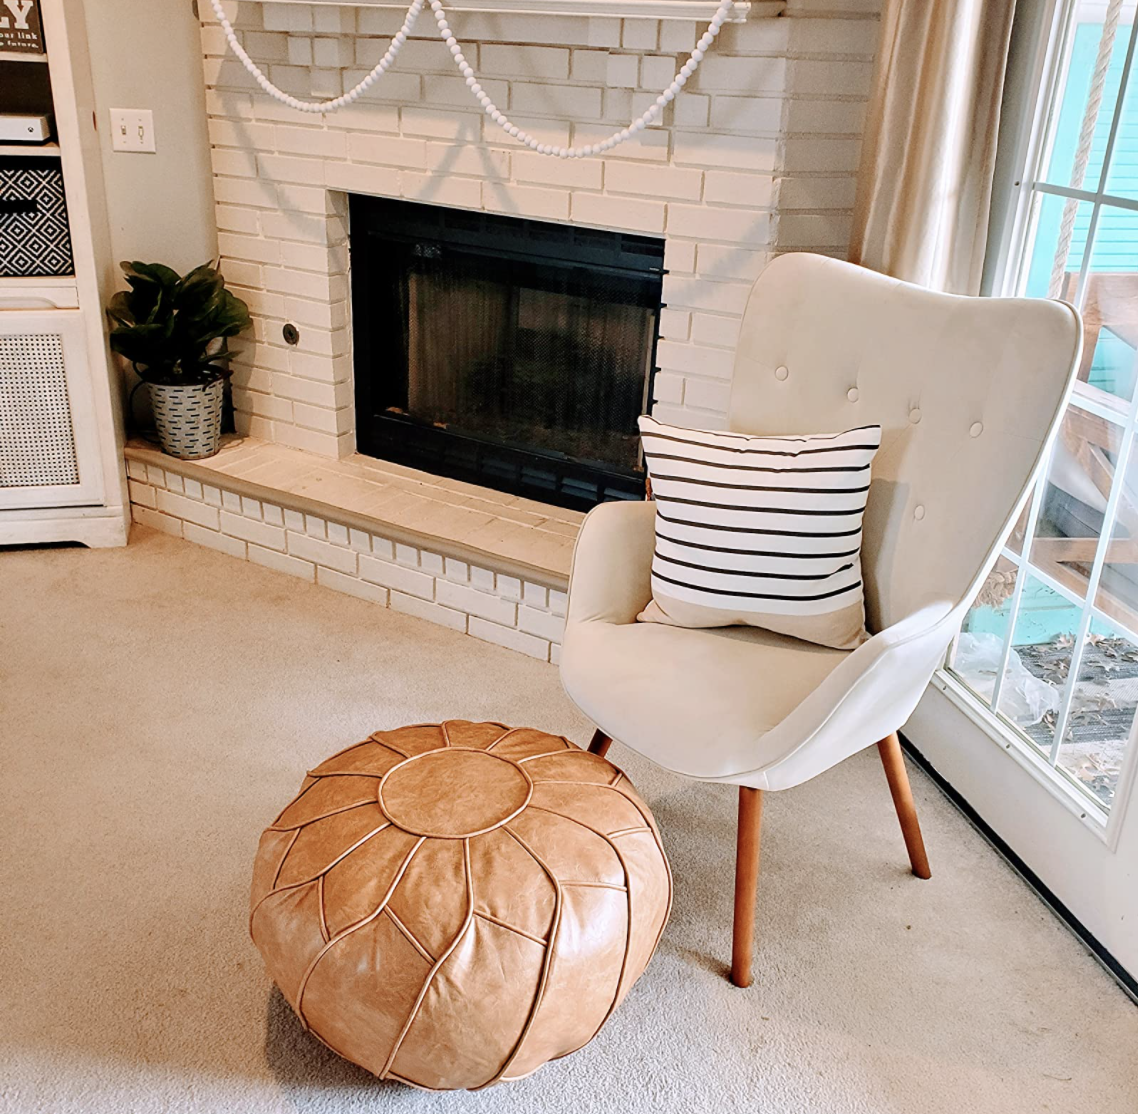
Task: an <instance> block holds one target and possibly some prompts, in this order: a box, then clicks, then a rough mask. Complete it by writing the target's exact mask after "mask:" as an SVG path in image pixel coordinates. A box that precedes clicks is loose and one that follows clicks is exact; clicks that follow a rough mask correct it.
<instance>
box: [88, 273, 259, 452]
mask: <svg viewBox="0 0 1138 1114" xmlns="http://www.w3.org/2000/svg"><path fill="white" fill-rule="evenodd" d="M121 266H122V269H123V272H124V273H125V275H126V281H127V285H128V286H129V287H130V289H129V290H122V291H120V292H119V293H117V294H116V295H115V296H114V297H113V298H112V299H111V303H110V306H109V307H108V310H107V312H108V314H109V316H110V318H111V321H112V322H113V327H112V329H111V348H113V349H114V351H116V352H118V353H120V354H121V355H122V356H124V357H125V358H126V359H128V360H129V361H130V363H131V366H132V367H133V368H134V370H135V372H136V373H137V374H138V377H139V378H140V379H141V380H142V381H143V382H145V383H147V384H148V385H149V390H150V401H151V403H152V405H153V408H154V422H155V425H157V427H158V436H159V438H160V439H161V441H162V448H163V450H164V451H165V452H167V453H169V454H170V455H171V456H176V457H179V458H180V459H182V460H199V459H201V458H202V457H207V456H213V454H214V453H216V452H217V450H218V445H219V441H220V437H221V401H222V394H223V391H224V381H225V378H226V376H228V375H229V368H228V367H227V366H226V363H227V361H228V360H229V358H230V357H231V355H232V353H231V352H230V351H229V346H228V338H229V337H232V336H236V335H237V334H238V333H240V332H241V331H242V330H243V329H245V328H247V327H248V325H249V307H248V306H247V305H246V304H245V303H244V302H243V301H241V299H240V298H238V297H235V296H234V295H233V294H231V293H230V292H229V291H228V290H226V288H225V279H224V278H222V275H221V272H220V271H219V270H218V269H217V268H216V267H215V266H213V265H212V264H210V263H203V264H202V265H201V266H200V267H195V268H194V269H193V270H192V271H190V272H189V274H187V275H186V276H185V277H183V276H181V275H179V274H178V273H177V272H176V271H173V270H171V269H170V268H169V267H165V266H163V265H162V264H161V263H137V262H135V263H122V264H121Z"/></svg>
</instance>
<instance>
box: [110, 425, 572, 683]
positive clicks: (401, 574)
mask: <svg viewBox="0 0 1138 1114" xmlns="http://www.w3.org/2000/svg"><path fill="white" fill-rule="evenodd" d="M126 458H127V471H128V475H129V477H130V497H131V504H132V511H133V515H134V519H135V521H136V522H140V523H142V524H143V525H146V526H151V527H155V528H157V529H159V530H162V531H164V532H166V533H168V534H173V535H175V536H177V537H181V538H185V539H186V540H187V541H192V542H196V543H197V544H199V545H206V546H210V547H212V548H214V549H218V550H221V551H222V552H224V553H228V554H230V555H231V556H234V557H240V558H242V559H244V560H249V561H253V562H255V563H257V564H261V565H265V566H267V567H269V568H273V569H276V570H278V571H280V572H286V573H290V574H292V575H294V576H299V577H301V578H302V579H305V580H315V581H316V582H317V583H319V584H322V585H324V586H325V587H328V588H333V589H335V590H337V591H341V592H348V593H349V594H351V595H355V596H359V597H361V598H363V599H367V600H371V601H373V602H375V603H379V604H382V605H384V606H387V607H391V608H393V609H395V610H397V611H403V612H405V613H407V614H410V615H415V616H417V617H419V618H422V619H427V620H429V621H431V622H434V623H440V624H442V625H443V626H447V627H450V628H452V629H454V630H460V631H463V632H465V633H467V634H470V635H473V636H474V637H476V638H481V639H483V640H485V641H488V642H495V643H497V644H498V645H501V646H506V647H508V648H510V649H512V650H518V651H520V652H522V653H524V654H529V655H530V656H531V657H536V658H539V659H541V660H543V661H553V662H556V661H557V660H558V654H559V651H560V648H561V647H560V643H561V634H562V630H563V628H564V624H565V618H564V616H565V589H566V586H567V583H568V577H569V564H570V561H571V559H572V553H573V544H574V541H575V540H576V536H577V532H578V530H579V528H580V524H581V520H582V518H583V515H581V514H580V513H579V512H577V511H570V510H565V509H562V508H560V507H551V506H547V505H546V504H544V503H537V502H534V501H533V500H530V499H523V498H521V497H518V496H512V495H505V494H502V493H500V492H496V491H490V490H488V489H486V488H482V487H477V486H475V485H473V484H468V483H463V482H462V481H459V480H450V479H443V478H439V477H437V476H432V475H429V474H427V473H425V472H418V471H416V470H414V469H411V468H405V467H402V466H401V465H397V464H391V463H388V462H387V461H381V460H374V459H372V458H370V457H363V456H359V455H355V456H351V457H348V458H346V459H344V460H333V459H330V458H328V457H324V456H319V455H317V454H315V453H308V452H304V451H302V450H299V449H290V448H286V447H284V446H281V445H273V444H270V443H269V442H266V441H258V440H256V439H254V438H251V437H244V438H242V437H227V438H225V439H224V440H223V445H222V449H221V452H220V453H218V455H217V456H214V457H210V458H209V459H207V460H199V461H189V460H176V459H175V458H173V457H170V456H167V455H165V454H164V453H162V452H159V451H158V450H157V449H156V448H154V447H153V446H151V445H150V444H149V443H147V442H145V441H140V440H133V441H131V442H129V443H128V445H127V449H126Z"/></svg>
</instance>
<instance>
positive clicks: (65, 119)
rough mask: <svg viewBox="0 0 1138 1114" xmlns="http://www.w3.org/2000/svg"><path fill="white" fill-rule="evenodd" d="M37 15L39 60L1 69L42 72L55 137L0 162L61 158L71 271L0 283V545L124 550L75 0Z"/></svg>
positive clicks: (92, 144)
mask: <svg viewBox="0 0 1138 1114" xmlns="http://www.w3.org/2000/svg"><path fill="white" fill-rule="evenodd" d="M40 17H41V20H42V23H43V30H44V39H45V41H46V43H47V47H48V53H47V54H46V55H37V54H25V53H22V52H13V51H0V63H4V64H8V63H13V62H15V63H19V64H21V65H24V64H26V65H29V66H33V65H34V66H46V67H47V71H48V78H49V82H50V87H51V99H52V112H53V116H54V121H55V133H56V135H55V139H54V141H53V142H52V143H50V144H45V145H42V146H38V145H29V144H3V145H0V157H3V158H5V160H8V159H10V158H26V159H28V160H29V163H31V162H32V161H33V160H37V159H43V158H48V157H55V158H58V159H59V160H60V162H61V164H62V170H63V184H64V194H65V197H66V201H67V215H68V224H69V228H70V236H71V248H72V254H73V258H74V274H71V275H65V276H62V277H32V278H22V277H4V276H2V275H0V343H2V344H3V348H2V351H0V357H2V361H3V362H0V405H5V404H6V405H7V410H8V414H9V419H8V420H9V426H8V431H9V432H8V433H7V435H6V437H5V444H3V445H0V545H12V544H35V543H43V542H60V541H76V542H82V543H84V544H87V545H91V546H108V545H124V544H125V543H126V538H127V532H128V528H129V522H130V512H129V504H128V501H127V497H126V473H125V468H124V464H123V440H124V439H123V429H122V414H121V405H120V400H121V391H120V386H119V377H118V374H117V372H116V370H115V368H114V365H113V363H112V361H111V356H110V351H109V349H108V345H107V336H106V324H105V321H106V318H105V314H104V310H103V307H104V305H105V304H106V301H107V298H108V297H109V295H110V293H111V292H112V291H113V289H114V269H113V264H112V260H111V255H110V246H109V232H108V227H107V215H106V203H105V199H104V195H103V177H102V168H101V165H100V161H99V146H98V137H97V136H96V134H95V123H94V115H93V112H92V107H93V97H92V90H91V74H90V69H89V64H88V49H87V35H86V24H85V22H84V13H83V8H82V4H81V0H40ZM3 84H4V83H3V82H0V111H5V107H4V88H3ZM0 269H2V268H0ZM5 392H6V394H5ZM17 404H18V405H17ZM13 415H15V417H14V418H13V417H12V416H13ZM45 415H46V416H45ZM68 437H70V441H69V443H68ZM41 449H42V454H43V460H42V462H41V461H40V460H37V458H36V453H37V452H39V451H41ZM41 464H42V466H41Z"/></svg>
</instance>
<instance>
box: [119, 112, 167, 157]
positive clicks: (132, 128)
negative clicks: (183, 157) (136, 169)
mask: <svg viewBox="0 0 1138 1114" xmlns="http://www.w3.org/2000/svg"><path fill="white" fill-rule="evenodd" d="M111 146H112V147H113V148H114V149H115V150H116V151H134V152H137V153H143V152H145V153H148V154H149V153H153V152H154V151H155V150H156V147H155V145H154V113H153V112H151V111H150V109H149V108H112V109H111Z"/></svg>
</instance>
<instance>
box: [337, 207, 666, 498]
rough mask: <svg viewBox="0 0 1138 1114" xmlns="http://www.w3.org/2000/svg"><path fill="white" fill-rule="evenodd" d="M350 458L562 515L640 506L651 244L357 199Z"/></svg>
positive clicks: (652, 305)
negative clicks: (422, 473)
mask: <svg viewBox="0 0 1138 1114" xmlns="http://www.w3.org/2000/svg"><path fill="white" fill-rule="evenodd" d="M351 222H352V301H353V331H354V340H355V375H356V394H357V434H358V443H359V448H360V451H361V452H363V453H367V454H369V455H372V456H377V457H382V458H384V459H388V460H394V461H397V462H399V463H403V464H408V465H412V466H414V467H417V468H423V469H425V470H427V471H430V472H434V473H436V474H439V475H447V476H454V477H458V478H461V479H467V480H471V481H473V482H476V483H481V484H485V485H486V486H489V487H495V488H498V489H499V490H502V491H507V492H515V493H519V494H524V495H528V496H530V497H533V498H537V499H542V500H544V501H546V502H552V503H558V504H561V505H565V506H573V507H583V508H584V507H589V506H592V505H594V504H596V503H598V502H601V501H602V500H605V499H614V498H639V497H641V496H642V495H643V491H644V471H643V466H642V463H641V459H640V446H639V438H638V435H637V431H636V419H637V416H638V415H640V414H641V413H643V412H644V410H645V408H646V404H647V399H648V397H649V390H650V386H651V372H652V369H653V360H654V353H655V345H656V331H657V322H658V318H659V310H660V290H661V280H662V276H663V243H662V242H661V241H659V240H653V239H650V238H648V237H642V236H628V235H625V234H622V233H610V232H598V231H594V230H591V229H579V228H574V227H571V226H567V225H556V224H546V223H543V222H536V221H526V220H518V219H514V218H509V217H499V216H495V215H490V214H482V213H468V212H464V211H459V210H452V209H443V208H438V207H433V206H425V205H417V204H412V203H409V202H398V201H388V200H383V199H378V198H363V197H353V198H352V202H351Z"/></svg>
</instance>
